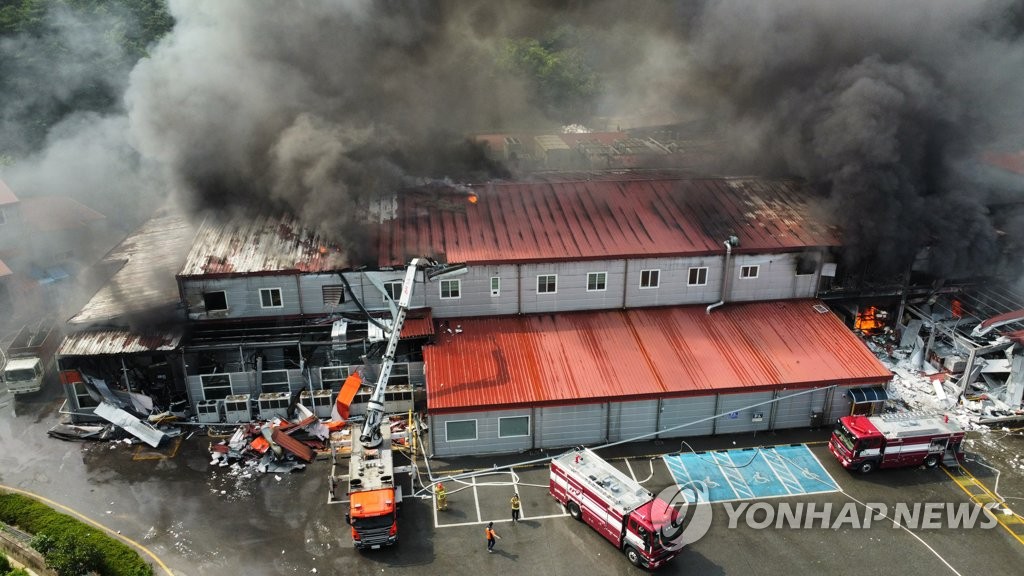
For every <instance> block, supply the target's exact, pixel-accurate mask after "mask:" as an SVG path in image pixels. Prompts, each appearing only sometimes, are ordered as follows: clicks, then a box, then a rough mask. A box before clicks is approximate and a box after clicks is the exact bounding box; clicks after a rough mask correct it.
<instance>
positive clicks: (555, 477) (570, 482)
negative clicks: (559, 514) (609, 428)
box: [549, 448, 677, 569]
mask: <svg viewBox="0 0 1024 576" xmlns="http://www.w3.org/2000/svg"><path fill="white" fill-rule="evenodd" d="M549 489H550V491H551V495H552V496H554V498H555V500H558V501H559V502H560V503H561V504H562V506H564V507H565V508H566V509H567V510H568V511H569V514H570V515H571V516H572V517H573V518H575V519H577V520H581V521H583V522H586V523H587V524H589V525H590V526H591V527H592V528H593V529H594V530H597V531H598V533H600V534H601V535H602V536H604V537H605V538H607V539H608V541H609V542H611V543H612V544H614V545H615V547H616V548H618V549H619V550H622V552H623V553H624V554H625V555H626V558H628V559H629V561H630V562H632V563H633V564H634V565H636V566H643V567H646V568H652V569H653V568H657V567H659V566H661V565H663V564H665V563H666V562H668V561H669V560H671V559H672V558H674V557H675V555H676V552H677V550H672V549H668V548H666V547H665V546H664V545H663V542H662V540H661V537H660V533H661V532H660V526H658V525H657V522H656V520H655V519H654V518H653V517H654V507H655V497H654V495H653V494H651V493H650V492H648V491H647V490H646V489H645V488H644V487H643V486H641V485H640V484H639V483H638V482H637V481H636V480H633V479H632V478H630V477H628V476H626V475H625V474H623V473H622V472H620V471H619V470H618V469H616V468H615V467H614V466H612V465H611V464H609V463H608V462H607V461H605V460H604V459H602V458H601V457H600V456H598V455H597V454H594V452H593V451H591V450H589V449H587V448H578V449H575V450H572V451H570V452H566V453H565V454H562V455H561V456H558V457H557V458H554V459H553V460H551V483H550V485H549ZM666 507H667V504H664V503H662V506H661V509H662V510H664V509H666Z"/></svg>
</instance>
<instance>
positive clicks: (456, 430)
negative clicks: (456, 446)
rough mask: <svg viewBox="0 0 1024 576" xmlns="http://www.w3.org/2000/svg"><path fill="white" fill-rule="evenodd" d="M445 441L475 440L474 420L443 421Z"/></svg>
mask: <svg viewBox="0 0 1024 576" xmlns="http://www.w3.org/2000/svg"><path fill="white" fill-rule="evenodd" d="M444 439H445V441H446V442H457V441H459V440H476V420H452V421H450V422H445V423H444Z"/></svg>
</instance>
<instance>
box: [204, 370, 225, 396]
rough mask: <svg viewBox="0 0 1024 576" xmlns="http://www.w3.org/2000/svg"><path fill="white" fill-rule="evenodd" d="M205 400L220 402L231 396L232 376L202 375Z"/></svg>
mask: <svg viewBox="0 0 1024 576" xmlns="http://www.w3.org/2000/svg"><path fill="white" fill-rule="evenodd" d="M199 381H200V382H201V383H202V386H203V400H220V399H222V398H227V397H228V396H230V395H231V375H230V374H202V375H200V376H199Z"/></svg>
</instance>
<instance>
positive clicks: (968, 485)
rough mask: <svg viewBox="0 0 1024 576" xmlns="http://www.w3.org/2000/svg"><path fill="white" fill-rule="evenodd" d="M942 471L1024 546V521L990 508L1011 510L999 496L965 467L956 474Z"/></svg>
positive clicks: (946, 470)
mask: <svg viewBox="0 0 1024 576" xmlns="http://www.w3.org/2000/svg"><path fill="white" fill-rule="evenodd" d="M942 471H943V472H945V473H946V475H947V476H949V477H950V478H951V479H952V480H953V482H956V485H957V486H959V487H960V489H961V490H963V491H964V493H966V494H967V495H968V496H970V498H971V500H972V501H973V502H975V503H977V504H980V505H981V506H982V507H983V508H984V509H985V513H987V514H989V515H991V516H992V518H994V519H995V521H996V522H999V525H1000V526H1002V527H1003V528H1004V529H1005V530H1006V531H1007V532H1009V533H1010V536H1013V537H1014V538H1015V539H1016V540H1017V541H1018V542H1020V543H1021V544H1024V520H1021V518H1020V516H1018V515H1016V514H1001V513H998V512H997V511H996V510H993V509H992V508H990V506H992V505H993V504H994V505H996V506H998V509H1010V507H1009V506H1008V505H1007V504H1006V501H1004V500H1003V499H1002V498H1000V497H999V496H996V494H995V493H994V492H992V491H991V490H989V489H988V487H987V486H985V485H984V484H982V483H981V481H980V480H978V479H977V478H975V477H974V475H973V474H971V473H970V472H968V471H967V469H966V468H964V467H963V466H960V467H959V473H957V474H954V473H953V472H952V471H950V469H949V468H946V467H945V466H943V467H942Z"/></svg>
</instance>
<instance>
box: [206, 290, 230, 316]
mask: <svg viewBox="0 0 1024 576" xmlns="http://www.w3.org/2000/svg"><path fill="white" fill-rule="evenodd" d="M203 304H204V305H205V306H206V311H207V312H216V311H218V310H227V309H228V293H227V292H225V291H223V290H219V291H217V292H203Z"/></svg>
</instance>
